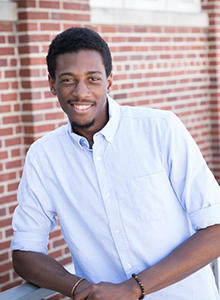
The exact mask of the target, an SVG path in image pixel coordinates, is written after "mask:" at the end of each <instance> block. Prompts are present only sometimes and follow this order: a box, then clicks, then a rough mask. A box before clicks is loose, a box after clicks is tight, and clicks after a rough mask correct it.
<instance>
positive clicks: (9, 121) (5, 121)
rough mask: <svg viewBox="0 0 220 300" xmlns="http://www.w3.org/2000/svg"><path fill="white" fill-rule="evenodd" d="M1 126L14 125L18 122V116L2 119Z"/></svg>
mask: <svg viewBox="0 0 220 300" xmlns="http://www.w3.org/2000/svg"><path fill="white" fill-rule="evenodd" d="M2 121H3V124H15V123H18V122H19V117H18V116H10V117H3V118H2Z"/></svg>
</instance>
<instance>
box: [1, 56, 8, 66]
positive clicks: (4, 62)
mask: <svg viewBox="0 0 220 300" xmlns="http://www.w3.org/2000/svg"><path fill="white" fill-rule="evenodd" d="M6 66H7V59H6V58H1V59H0V67H6Z"/></svg>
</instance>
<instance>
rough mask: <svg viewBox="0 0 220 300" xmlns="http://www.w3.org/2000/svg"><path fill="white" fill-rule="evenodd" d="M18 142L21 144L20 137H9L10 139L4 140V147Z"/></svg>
mask: <svg viewBox="0 0 220 300" xmlns="http://www.w3.org/2000/svg"><path fill="white" fill-rule="evenodd" d="M20 144H21V138H20V137H15V138H10V139H7V140H5V145H6V147H10V146H15V145H20Z"/></svg>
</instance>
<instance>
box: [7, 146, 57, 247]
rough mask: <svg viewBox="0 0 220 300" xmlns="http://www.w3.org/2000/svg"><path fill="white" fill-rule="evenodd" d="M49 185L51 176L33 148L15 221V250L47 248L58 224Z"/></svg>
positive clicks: (28, 160) (14, 217) (25, 168)
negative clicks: (48, 180) (34, 155)
mask: <svg viewBox="0 0 220 300" xmlns="http://www.w3.org/2000/svg"><path fill="white" fill-rule="evenodd" d="M46 185H47V179H46V178H44V175H43V174H42V173H41V168H40V166H39V165H38V163H37V161H36V160H35V159H34V157H33V155H32V154H31V151H29V153H28V154H27V156H26V161H25V166H24V170H23V175H22V179H21V182H20V185H19V188H18V206H17V207H16V209H15V212H14V216H13V221H12V226H13V230H14V236H13V239H12V243H11V249H12V250H24V251H36V252H41V253H46V252H47V246H48V238H49V232H50V231H51V230H52V229H53V228H54V227H55V225H56V218H55V214H54V212H53V209H52V206H51V204H50V200H51V199H50V197H49V194H48V191H47V188H46Z"/></svg>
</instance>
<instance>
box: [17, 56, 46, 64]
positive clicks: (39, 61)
mask: <svg viewBox="0 0 220 300" xmlns="http://www.w3.org/2000/svg"><path fill="white" fill-rule="evenodd" d="M45 63H46V58H43V57H28V58H21V65H22V66H30V65H32V66H33V65H37V66H38V65H44V66H45Z"/></svg>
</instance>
